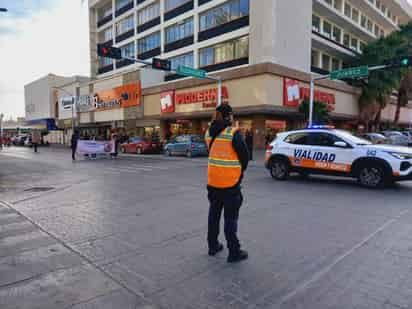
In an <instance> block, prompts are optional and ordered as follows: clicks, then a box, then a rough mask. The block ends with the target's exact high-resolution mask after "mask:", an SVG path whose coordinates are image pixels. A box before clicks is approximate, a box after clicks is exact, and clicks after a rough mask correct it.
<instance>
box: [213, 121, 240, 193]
mask: <svg viewBox="0 0 412 309" xmlns="http://www.w3.org/2000/svg"><path fill="white" fill-rule="evenodd" d="M238 130H239V129H236V128H232V127H227V128H226V129H225V130H223V131H222V132H221V133H220V134H219V135H218V136H217V137H216V138H215V140H214V142H213V144H212V147H210V143H211V142H212V140H213V138H212V137H211V136H210V135H209V130H207V132H206V136H205V139H206V144H207V147H208V148H209V164H208V185H209V186H211V187H214V188H219V189H226V188H232V187H234V186H235V185H236V184H237V183H238V182H239V180H240V177H241V176H242V165H241V164H240V161H239V157H238V155H237V153H236V151H235V149H234V148H233V146H232V141H233V136H234V135H235V133H236V132H237V131H238Z"/></svg>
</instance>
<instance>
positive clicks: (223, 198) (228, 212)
mask: <svg viewBox="0 0 412 309" xmlns="http://www.w3.org/2000/svg"><path fill="white" fill-rule="evenodd" d="M232 122H233V113H232V108H231V107H230V105H228V104H225V103H224V104H222V105H220V106H219V107H217V108H216V112H215V115H214V117H213V120H212V123H211V125H210V128H209V130H208V131H207V132H206V143H207V146H208V148H209V164H208V185H207V190H208V199H209V203H210V208H209V219H208V234H207V241H208V246H209V255H210V256H214V255H216V254H217V253H218V252H220V251H222V250H223V245H222V244H221V243H219V241H218V236H219V225H220V217H221V214H222V211H223V210H224V222H225V224H224V232H225V237H226V241H227V247H228V249H229V255H228V258H227V261H228V263H235V262H239V261H242V260H245V259H247V258H248V253H247V252H246V251H244V250H241V249H240V243H239V240H238V238H237V226H238V218H239V209H240V206H241V205H242V202H243V196H242V192H241V187H240V184H241V182H242V178H243V173H244V172H245V171H246V168H247V166H248V162H249V152H248V150H247V146H246V144H245V142H244V140H243V137H242V135H241V134H240V131H239V130H238V129H237V128H234V127H232Z"/></svg>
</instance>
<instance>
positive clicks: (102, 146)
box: [77, 140, 115, 155]
mask: <svg viewBox="0 0 412 309" xmlns="http://www.w3.org/2000/svg"><path fill="white" fill-rule="evenodd" d="M114 151H115V148H114V145H113V141H86V140H79V141H78V142H77V153H78V154H79V155H85V154H89V155H90V154H110V153H114Z"/></svg>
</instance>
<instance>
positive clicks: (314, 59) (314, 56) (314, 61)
mask: <svg viewBox="0 0 412 309" xmlns="http://www.w3.org/2000/svg"><path fill="white" fill-rule="evenodd" d="M319 60H320V58H319V51H317V50H314V49H312V52H311V66H312V67H315V68H320V63H319V62H320V61H319Z"/></svg>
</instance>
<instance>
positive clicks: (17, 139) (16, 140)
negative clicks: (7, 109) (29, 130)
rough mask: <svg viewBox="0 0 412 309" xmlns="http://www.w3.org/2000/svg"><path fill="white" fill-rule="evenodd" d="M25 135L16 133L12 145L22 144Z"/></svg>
mask: <svg viewBox="0 0 412 309" xmlns="http://www.w3.org/2000/svg"><path fill="white" fill-rule="evenodd" d="M27 137H28V136H27V135H17V136H15V137H13V139H12V143H13V145H14V146H24V142H25V141H26V139H27Z"/></svg>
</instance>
